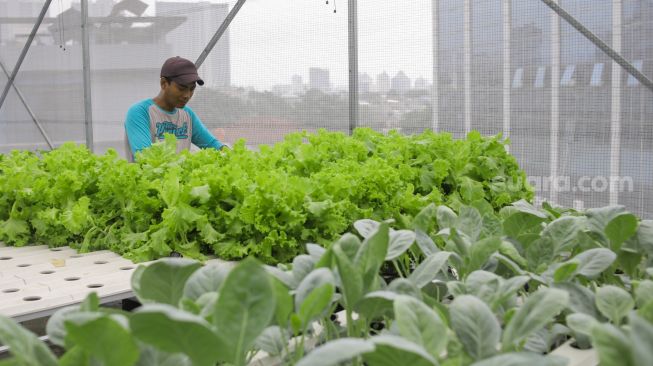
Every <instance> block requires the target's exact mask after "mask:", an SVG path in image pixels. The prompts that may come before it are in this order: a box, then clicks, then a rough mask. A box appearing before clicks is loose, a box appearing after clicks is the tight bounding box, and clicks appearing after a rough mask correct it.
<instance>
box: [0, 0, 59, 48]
mask: <svg viewBox="0 0 653 366" xmlns="http://www.w3.org/2000/svg"><path fill="white" fill-rule="evenodd" d="M42 8H43V1H39V0H21V1H16V0H0V17H16V18H19V17H36V16H38V15H39V12H40V11H41V9H42ZM32 27H33V24H0V44H5V43H13V42H16V43H17V44H20V43H21V42H22V43H23V44H24V43H25V41H26V40H27V37H28V36H29V34H30V32H31V30H32ZM44 33H47V31H43V30H40V31H39V32H38V33H37V35H42V34H44ZM36 41H37V42H38V41H39V38H38V37H37V39H36Z"/></svg>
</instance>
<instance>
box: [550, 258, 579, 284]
mask: <svg viewBox="0 0 653 366" xmlns="http://www.w3.org/2000/svg"><path fill="white" fill-rule="evenodd" d="M578 266H579V263H578V262H577V261H575V260H570V261H567V262H565V263H561V264H560V265H559V266H558V268H556V270H555V272H553V280H554V281H555V282H564V281H568V280H570V279H572V278H574V275H575V274H576V270H577V269H578Z"/></svg>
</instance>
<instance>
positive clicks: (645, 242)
mask: <svg viewBox="0 0 653 366" xmlns="http://www.w3.org/2000/svg"><path fill="white" fill-rule="evenodd" d="M637 243H638V244H639V246H640V247H641V248H642V249H643V250H644V251H645V252H646V253H648V256H649V258H650V257H653V220H642V221H641V222H640V223H639V227H638V228H637ZM650 276H653V274H651V275H650Z"/></svg>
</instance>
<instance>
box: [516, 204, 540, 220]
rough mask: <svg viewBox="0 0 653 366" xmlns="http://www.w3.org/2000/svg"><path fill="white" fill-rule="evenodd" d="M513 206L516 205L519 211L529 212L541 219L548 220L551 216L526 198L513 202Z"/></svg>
mask: <svg viewBox="0 0 653 366" xmlns="http://www.w3.org/2000/svg"><path fill="white" fill-rule="evenodd" d="M512 207H514V208H515V209H516V210H518V211H519V212H523V213H527V214H529V215H533V216H535V217H539V218H541V219H545V220H546V219H547V218H548V217H549V216H548V215H547V214H546V213H545V212H543V211H540V210H538V209H537V208H536V207H535V206H533V205H531V204H530V203H528V202H526V201H525V200H519V201H517V202H513V204H512Z"/></svg>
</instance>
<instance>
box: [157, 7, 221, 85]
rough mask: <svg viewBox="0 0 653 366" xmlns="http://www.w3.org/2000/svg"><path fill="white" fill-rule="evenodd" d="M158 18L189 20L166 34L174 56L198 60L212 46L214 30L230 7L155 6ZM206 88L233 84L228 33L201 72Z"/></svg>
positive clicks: (208, 58) (203, 65)
mask: <svg viewBox="0 0 653 366" xmlns="http://www.w3.org/2000/svg"><path fill="white" fill-rule="evenodd" d="M155 7H156V15H157V16H183V17H186V21H185V22H183V23H182V24H181V25H180V26H178V27H177V28H175V29H174V30H172V31H170V32H169V33H168V34H167V35H166V43H168V44H170V45H172V53H173V54H172V55H170V56H181V57H184V58H187V59H189V60H195V59H197V58H198V57H199V55H200V54H201V53H202V51H203V50H204V47H206V45H207V44H208V43H209V41H210V40H211V38H212V37H213V35H214V34H215V31H217V30H218V27H220V24H222V22H223V21H224V19H225V18H226V17H227V15H228V14H229V4H226V3H223V4H214V3H209V2H198V3H181V2H163V1H157V2H156V3H155ZM199 73H200V75H201V76H202V78H203V80H204V82H205V84H204V85H205V87H210V88H224V87H228V86H230V85H231V51H230V42H229V30H227V31H226V32H225V33H224V34H223V35H222V37H221V38H220V41H218V43H217V44H216V45H215V47H214V48H213V50H212V51H211V53H210V54H209V56H208V57H207V58H206V60H205V61H204V63H203V64H202V65H201V67H200V70H199Z"/></svg>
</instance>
